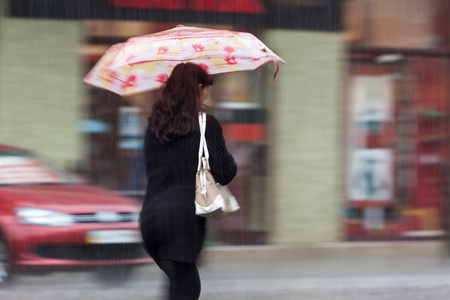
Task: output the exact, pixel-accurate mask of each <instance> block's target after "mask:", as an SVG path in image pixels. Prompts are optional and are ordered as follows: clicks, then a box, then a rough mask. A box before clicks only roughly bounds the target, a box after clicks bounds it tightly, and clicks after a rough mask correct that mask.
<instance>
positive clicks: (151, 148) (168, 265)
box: [140, 63, 237, 300]
mask: <svg viewBox="0 0 450 300" xmlns="http://www.w3.org/2000/svg"><path fill="white" fill-rule="evenodd" d="M212 84H213V81H212V78H211V77H210V76H209V75H208V74H207V72H206V71H205V70H203V69H202V68H201V67H200V66H198V65H196V64H192V63H184V64H179V65H177V66H176V67H175V68H174V69H173V71H172V74H171V75H170V77H169V78H168V80H167V82H166V85H165V87H164V89H163V91H162V95H161V97H160V98H159V99H158V100H157V101H156V102H155V103H154V105H153V109H152V116H151V117H150V118H149V125H148V128H147V132H146V136H145V159H146V170H147V180H148V182H147V189H146V196H145V200H144V204H143V207H142V211H141V218H140V223H141V234H142V238H143V241H144V247H145V249H146V251H147V252H148V253H149V254H150V256H151V257H152V258H153V259H154V260H155V262H156V264H157V265H158V266H159V267H160V268H161V269H162V270H163V271H164V272H165V273H166V274H167V277H168V279H169V282H170V284H169V291H168V297H167V299H170V300H197V299H198V298H199V296H200V277H199V274H198V271H197V267H196V261H197V258H198V256H199V254H200V251H201V249H202V245H203V241H204V238H205V222H206V220H205V219H204V218H202V217H198V216H196V215H195V204H194V196H195V173H196V171H197V164H198V148H199V143H200V131H199V124H198V123H199V122H198V114H199V112H200V111H201V107H202V105H203V102H204V101H205V99H206V97H207V93H208V87H209V86H211V85H212ZM206 140H207V141H208V150H209V155H210V158H209V161H210V165H211V172H212V174H213V176H214V178H215V179H216V181H217V182H218V183H220V184H222V185H226V184H228V183H229V182H230V181H231V180H232V179H233V178H234V176H235V175H236V172H237V168H236V163H235V161H234V159H233V157H232V156H231V155H230V153H229V152H228V151H227V149H226V146H225V140H224V138H223V134H222V128H221V126H220V124H219V121H218V120H217V119H216V118H215V117H214V116H212V115H208V116H207V121H206Z"/></svg>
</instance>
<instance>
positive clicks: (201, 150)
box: [197, 112, 209, 171]
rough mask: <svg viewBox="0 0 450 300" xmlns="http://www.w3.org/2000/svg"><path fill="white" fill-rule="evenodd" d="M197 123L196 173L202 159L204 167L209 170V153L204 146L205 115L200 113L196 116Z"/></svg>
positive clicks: (205, 145)
mask: <svg viewBox="0 0 450 300" xmlns="http://www.w3.org/2000/svg"><path fill="white" fill-rule="evenodd" d="M198 122H199V125H200V145H199V147H198V166H197V171H199V170H200V168H201V165H202V157H204V158H205V160H206V167H207V168H208V169H209V152H208V145H207V144H206V137H205V133H206V113H204V112H200V113H199V114H198Z"/></svg>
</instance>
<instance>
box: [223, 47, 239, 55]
mask: <svg viewBox="0 0 450 300" xmlns="http://www.w3.org/2000/svg"><path fill="white" fill-rule="evenodd" d="M223 50H224V51H225V52H226V53H228V54H231V53H233V52H235V51H236V50H234V48H233V47H225V48H224V49H223Z"/></svg>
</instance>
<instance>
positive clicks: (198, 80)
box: [150, 63, 213, 144]
mask: <svg viewBox="0 0 450 300" xmlns="http://www.w3.org/2000/svg"><path fill="white" fill-rule="evenodd" d="M200 84H201V85H202V87H203V88H206V87H207V86H210V85H212V84H213V79H212V77H211V76H210V75H208V73H207V72H206V71H205V70H204V69H203V68H202V67H200V66H199V65H196V64H193V63H181V64H178V65H176V66H175V68H174V69H173V70H172V74H170V77H169V78H168V79H167V82H166V84H165V87H164V89H163V91H162V94H161V97H159V99H157V100H156V101H155V103H154V104H153V108H152V118H151V123H150V128H151V130H152V131H153V133H154V134H155V135H156V137H157V138H158V139H159V141H160V142H161V143H162V144H165V143H167V142H169V141H171V140H172V139H173V138H176V137H179V136H183V135H186V134H188V133H189V132H191V131H194V130H196V129H197V128H198V113H199V111H200V109H201V106H202V101H201V100H202V99H201V97H200V89H199V85H200Z"/></svg>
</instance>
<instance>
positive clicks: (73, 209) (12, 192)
mask: <svg viewBox="0 0 450 300" xmlns="http://www.w3.org/2000/svg"><path fill="white" fill-rule="evenodd" d="M0 198H1V200H0V201H1V202H3V204H6V203H8V204H9V205H11V207H37V208H44V209H51V210H57V211H61V212H67V213H81V214H82V213H93V212H98V211H115V212H138V211H139V210H140V207H141V203H140V202H139V201H137V200H134V199H132V198H127V197H124V196H120V195H119V194H117V193H115V192H112V191H109V190H106V189H103V188H99V187H95V186H92V185H32V186H0Z"/></svg>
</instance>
